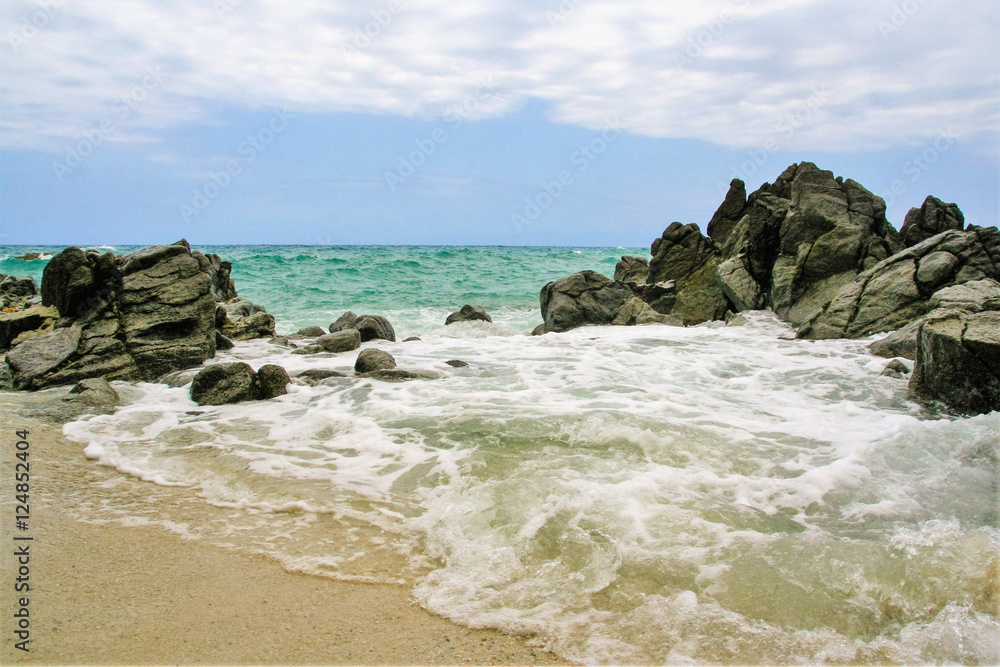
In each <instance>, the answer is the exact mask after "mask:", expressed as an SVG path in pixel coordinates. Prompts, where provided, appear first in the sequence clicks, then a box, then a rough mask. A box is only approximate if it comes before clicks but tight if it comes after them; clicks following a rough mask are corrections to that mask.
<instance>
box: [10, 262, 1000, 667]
mask: <svg viewBox="0 0 1000 667" xmlns="http://www.w3.org/2000/svg"><path fill="white" fill-rule="evenodd" d="M60 249H61V247H56V248H16V249H11V248H0V257H3V258H4V259H2V260H0V273H8V274H9V273H13V274H15V275H24V274H31V275H34V276H35V277H36V279H38V280H40V278H41V271H42V266H43V265H44V261H25V260H15V259H9V257H10V256H12V255H14V254H23V252H28V251H29V250H30V251H38V250H45V251H48V252H50V253H51V252H56V251H58V250H60ZM131 249H134V248H128V247H119V248H116V250H117V251H118V252H125V251H128V250H131ZM198 249H199V250H202V251H204V252H217V253H218V254H220V255H221V256H222V257H223V258H224V259H228V260H230V261H232V262H233V266H234V270H233V277H234V280H235V281H236V287H237V290H238V291H239V293H240V295H241V296H243V297H244V298H247V299H250V300H252V301H254V302H256V303H260V304H261V305H263V306H265V307H266V308H267V310H268V311H269V312H271V313H272V314H274V315H275V316H276V318H277V320H278V326H279V330H281V331H283V332H285V333H291V332H293V331H295V330H297V329H299V328H301V327H303V326H307V325H320V326H324V327H325V326H328V325H329V324H330V322H332V321H333V320H334V319H335V318H336V317H337V316H339V315H340V314H341V313H342V312H344V311H345V310H348V309H350V310H353V311H354V312H355V313H357V314H367V313H370V314H379V315H385V316H387V317H388V318H389V319H390V321H391V322H392V323H393V325H394V326H395V328H396V332H397V336H398V339H399V340H400V341H401V340H402V339H403V338H405V337H407V336H419V337H420V338H421V340H420V341H416V342H409V343H402V342H398V343H388V342H384V341H379V342H372V343H366V346H369V345H372V346H377V347H380V348H382V349H385V350H387V351H389V352H391V353H392V354H393V355H394V356H395V357H396V359H397V362H398V363H399V366H400V367H401V368H406V369H412V370H421V371H425V372H428V373H431V374H434V375H436V376H437V379H433V380H417V381H410V382H404V383H386V382H379V381H375V380H356V379H354V378H349V377H348V378H333V379H331V380H328V381H326V383H325V384H321V385H319V386H315V387H310V386H303V385H297V384H293V385H291V386H290V387H289V394H288V395H287V396H283V397H280V398H278V399H275V400H272V401H267V402H260V403H246V404H240V405H232V406H220V407H198V406H197V405H195V404H194V403H193V402H191V401H190V399H189V398H188V395H187V388H176V389H171V388H169V387H167V386H165V385H160V384H153V383H140V384H136V385H127V384H121V383H119V384H118V388H119V391H120V392H121V393H122V394H123V395H124V396H126V398H127V399H128V405H127V406H125V407H123V408H121V409H119V410H118V411H117V412H116V413H115V414H113V415H105V416H100V417H94V418H90V419H85V420H81V421H77V422H74V423H71V424H69V425H67V426H66V427H65V429H64V432H65V434H66V436H67V437H68V438H69V439H70V440H72V441H75V442H78V443H79V444H80V447H81V448H82V449H83V451H84V452H85V453H86V455H87V456H88V457H90V458H91V459H92V460H93V461H94V462H95V464H97V465H98V466H99V467H98V468H96V469H95V471H103V473H104V476H103V477H99V478H95V484H94V489H93V492H92V495H90V496H87V497H81V499H80V502H79V506H78V507H77V508H76V512H77V513H78V515H79V516H80V517H81V518H83V519H85V520H92V521H108V520H113V521H119V522H123V523H128V524H141V523H155V524H158V525H162V526H164V527H165V528H167V529H169V530H172V531H174V532H177V533H179V534H180V535H182V536H184V537H186V538H193V539H202V540H206V541H209V542H212V543H214V544H219V545H222V546H226V547H230V548H237V549H246V550H251V551H256V552H261V553H265V554H268V555H270V556H272V557H274V558H277V559H278V560H279V561H281V562H282V563H283V564H284V565H285V566H286V567H287V568H289V569H293V570H297V571H303V572H309V573H312V574H317V575H321V576H331V577H337V578H342V579H348V580H369V581H385V582H401V585H405V586H409V587H411V588H412V590H413V594H414V597H415V599H417V600H418V601H419V602H420V603H421V604H422V605H424V606H425V607H427V608H428V609H430V610H432V611H434V612H436V613H439V614H441V615H443V616H446V617H448V618H451V619H453V620H455V621H456V622H458V623H463V624H467V625H470V626H474V627H496V628H500V629H503V630H506V631H509V632H516V633H523V634H528V635H534V636H535V638H536V639H535V641H537V642H538V643H540V644H541V645H544V646H546V647H547V648H549V649H551V650H554V651H555V652H557V653H559V654H560V655H562V656H564V657H566V658H568V659H571V660H576V661H580V662H585V663H632V664H634V663H643V664H653V663H667V664H717V663H737V664H756V663H767V664H798V663H809V664H813V663H833V664H844V663H906V664H925V663H935V664H946V663H947V664H955V663H961V664H997V663H1000V648H998V647H1000V621H998V608H997V605H998V597H997V585H998V569H1000V516H998V515H1000V510H998V489H1000V462H998V452H997V443H998V442H1000V414H998V413H993V414H989V415H981V416H977V417H972V418H958V417H954V416H947V415H944V414H940V413H935V412H931V411H928V410H926V409H925V408H922V407H920V406H918V405H916V404H914V403H912V402H910V401H909V400H908V399H907V395H906V382H905V381H902V380H897V379H893V378H889V377H882V376H881V375H880V372H881V370H882V369H883V368H884V366H885V364H886V360H884V359H879V358H875V357H872V356H870V355H869V354H868V353H867V351H866V349H865V348H866V345H867V342H868V341H799V340H794V338H793V336H792V335H791V333H792V332H791V331H790V329H789V328H788V327H787V326H786V325H784V324H783V323H781V322H779V321H778V320H776V319H775V318H774V317H773V316H771V315H770V314H767V313H752V314H750V315H749V317H748V319H749V322H748V324H747V325H746V326H743V327H726V326H722V325H720V324H718V323H715V324H708V325H703V326H699V327H692V328H688V329H681V328H674V327H663V326H650V327H602V328H582V329H577V330H575V331H571V332H567V333H564V334H548V335H545V336H541V337H529V336H526V335H524V334H525V333H526V332H528V331H530V329H531V328H533V327H534V326H535V325H536V324H538V323H539V322H540V321H541V315H540V313H539V310H538V291H539V289H540V288H541V287H542V285H544V284H545V283H546V282H548V281H549V280H553V279H556V278H559V277H563V276H566V275H569V274H571V273H573V272H575V271H579V270H582V269H593V270H596V271H600V272H602V273H604V274H606V275H611V274H612V272H613V270H614V265H615V263H616V262H617V260H618V258H619V257H620V256H621V255H623V254H640V255H646V254H647V253H648V251H647V250H646V249H637V248H631V249H622V248H602V249H593V248H577V249H572V248H440V247H367V248H366V247H347V248H320V247H241V246H227V247H208V248H198ZM464 303H470V304H474V305H482V306H484V307H485V308H486V310H487V311H488V312H489V313H490V314H491V315H492V316H493V319H494V323H493V324H492V325H491V324H486V323H481V322H475V323H467V324H458V325H453V326H450V327H447V328H446V327H445V326H444V318H445V316H446V315H447V314H448V313H449V312H451V311H452V310H456V309H458V308H459V307H460V306H461V305H463V304H464ZM354 357H355V355H354V353H347V354H342V355H336V356H327V357H322V356H320V357H312V356H302V355H292V354H290V353H289V352H288V351H287V350H283V349H280V348H278V347H276V346H272V345H269V344H268V343H267V342H266V341H251V342H247V343H240V344H238V345H237V347H236V349H235V350H233V351H231V353H226V354H220V355H219V356H218V357H217V358H216V359H215V360H214V361H230V360H234V359H241V360H245V361H247V362H248V363H250V364H251V365H252V366H254V367H259V366H260V365H263V364H265V363H277V364H280V365H282V366H284V367H285V368H286V369H288V370H289V372H290V373H291V374H293V375H294V374H295V373H297V372H299V371H302V370H305V369H308V368H324V369H332V370H340V371H343V372H347V373H349V372H350V371H351V368H352V366H353V362H354ZM450 359H461V360H464V361H467V362H468V363H469V364H470V365H469V366H468V367H465V368H457V369H455V368H451V367H450V366H448V365H446V364H445V363H444V362H445V361H447V360H450ZM100 466H106V467H100ZM135 479H141V480H145V482H144V483H145V484H146V485H147V487H148V489H149V490H148V492H136V491H135V489H134V482H132V480H135ZM154 484H155V485H156V486H154ZM170 487H177V488H176V489H172V491H171V492H172V493H175V494H180V496H176V495H175V496H172V497H173V498H174V499H173V500H171V501H170V502H166V501H159V500H158V498H159V496H158V494H157V493H156V490H157V489H159V490H163V491H164V492H165V490H166V489H168V488H170ZM177 498H180V499H181V500H180V501H179V500H177Z"/></svg>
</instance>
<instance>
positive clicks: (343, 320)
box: [330, 311, 358, 333]
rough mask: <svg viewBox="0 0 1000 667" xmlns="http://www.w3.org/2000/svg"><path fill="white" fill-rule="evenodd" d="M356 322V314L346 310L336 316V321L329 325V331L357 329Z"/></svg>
mask: <svg viewBox="0 0 1000 667" xmlns="http://www.w3.org/2000/svg"><path fill="white" fill-rule="evenodd" d="M357 323H358V316H357V315H355V314H354V313H352V312H351V311H347V312H346V313H344V314H343V315H341V316H340V317H338V318H337V321H336V322H334V323H333V324H331V325H330V333H337V332H338V331H343V330H344V329H357V326H355V325H356V324H357Z"/></svg>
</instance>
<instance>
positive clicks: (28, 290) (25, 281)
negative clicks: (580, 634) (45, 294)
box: [0, 273, 38, 312]
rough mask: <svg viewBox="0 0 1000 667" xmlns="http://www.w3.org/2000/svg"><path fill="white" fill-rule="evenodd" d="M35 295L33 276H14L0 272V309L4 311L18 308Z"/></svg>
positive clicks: (36, 287)
mask: <svg viewBox="0 0 1000 667" xmlns="http://www.w3.org/2000/svg"><path fill="white" fill-rule="evenodd" d="M37 295H38V286H37V285H36V284H35V279H34V278H31V277H26V278H15V277H14V276H8V275H6V274H4V273H0V309H2V310H3V311H4V312H13V311H16V310H20V309H21V308H23V307H25V306H26V305H27V302H28V300H29V299H31V298H32V297H35V296H37Z"/></svg>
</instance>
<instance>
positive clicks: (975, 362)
mask: <svg viewBox="0 0 1000 667" xmlns="http://www.w3.org/2000/svg"><path fill="white" fill-rule="evenodd" d="M909 390H910V395H911V397H913V398H915V399H917V400H925V401H927V400H937V401H941V402H943V403H945V404H946V405H947V406H948V407H950V408H952V409H954V410H959V411H962V412H967V413H977V414H978V413H986V412H991V411H994V410H1000V312H998V311H987V312H981V313H957V314H955V316H953V317H949V318H943V319H940V320H936V321H933V322H927V323H925V324H924V325H923V326H922V327H921V329H920V337H919V343H918V347H917V359H916V365H915V367H914V370H913V375H912V377H911V378H910V389H909Z"/></svg>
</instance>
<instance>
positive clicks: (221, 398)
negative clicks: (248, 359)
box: [191, 361, 257, 405]
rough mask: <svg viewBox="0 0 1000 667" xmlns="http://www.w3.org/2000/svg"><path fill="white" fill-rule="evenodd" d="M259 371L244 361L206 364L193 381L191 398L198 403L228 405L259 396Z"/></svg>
mask: <svg viewBox="0 0 1000 667" xmlns="http://www.w3.org/2000/svg"><path fill="white" fill-rule="evenodd" d="M256 385H257V373H255V372H254V370H253V369H252V368H251V367H250V365H249V364H246V363H244V362H242V361H236V362H233V363H230V364H212V365H211V366H206V367H205V368H203V369H202V370H201V371H200V372H199V373H198V374H197V375H195V376H194V380H192V381H191V400H193V401H194V402H195V403H197V404H198V405H226V404H229V403H239V402H241V401H250V400H253V399H254V398H256V397H257V386H256Z"/></svg>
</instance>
